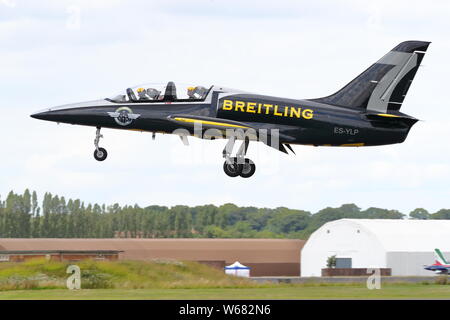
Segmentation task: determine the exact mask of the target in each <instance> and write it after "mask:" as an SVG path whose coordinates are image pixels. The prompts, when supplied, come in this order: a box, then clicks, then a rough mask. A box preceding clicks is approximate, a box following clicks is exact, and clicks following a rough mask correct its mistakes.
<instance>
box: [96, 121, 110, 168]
mask: <svg viewBox="0 0 450 320" xmlns="http://www.w3.org/2000/svg"><path fill="white" fill-rule="evenodd" d="M100 129H101V128H100V127H97V131H96V133H95V140H94V145H95V151H94V158H95V160H97V161H104V160H105V159H106V157H108V152H106V149H104V148H100V147H99V146H98V143H99V142H100V138H103V135H102V134H100Z"/></svg>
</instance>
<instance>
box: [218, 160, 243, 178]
mask: <svg viewBox="0 0 450 320" xmlns="http://www.w3.org/2000/svg"><path fill="white" fill-rule="evenodd" d="M231 160H232V161H233V162H232V163H231V164H229V163H228V162H227V161H225V162H224V163H223V171H224V172H225V174H226V175H227V176H229V177H232V178H234V177H237V176H238V175H240V174H241V171H242V166H243V165H242V164H238V163H237V158H231Z"/></svg>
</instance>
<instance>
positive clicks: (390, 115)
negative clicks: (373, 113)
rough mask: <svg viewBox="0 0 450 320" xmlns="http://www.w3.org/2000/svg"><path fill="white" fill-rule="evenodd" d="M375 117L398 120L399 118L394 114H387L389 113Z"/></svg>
mask: <svg viewBox="0 0 450 320" xmlns="http://www.w3.org/2000/svg"><path fill="white" fill-rule="evenodd" d="M377 116H380V117H387V118H400V116H397V115H395V114H389V113H378V114H377Z"/></svg>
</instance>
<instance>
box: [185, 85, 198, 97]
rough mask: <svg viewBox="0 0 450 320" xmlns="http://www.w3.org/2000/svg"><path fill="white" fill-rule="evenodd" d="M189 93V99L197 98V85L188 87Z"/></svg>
mask: <svg viewBox="0 0 450 320" xmlns="http://www.w3.org/2000/svg"><path fill="white" fill-rule="evenodd" d="M187 95H188V97H189V99H196V98H195V87H188V88H187Z"/></svg>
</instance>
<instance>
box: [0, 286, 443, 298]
mask: <svg viewBox="0 0 450 320" xmlns="http://www.w3.org/2000/svg"><path fill="white" fill-rule="evenodd" d="M0 299H43V300H46V299H50V300H51V299H63V300H65V299H76V300H78V299H81V300H91V299H94V300H97V299H119V300H125V299H133V300H141V299H175V300H179V299H181V300H189V299H192V300H196V299H205V300H208V299H219V300H223V299H225V300H228V299H450V286H448V285H423V284H386V285H385V286H382V288H381V289H380V290H368V289H367V288H365V287H364V286H362V285H352V286H349V285H345V286H336V285H333V286H288V287H270V288H239V289H232V288H210V289H128V290H126V289H81V290H76V291H73V290H72V291H71V290H67V289H39V290H13V291H3V292H0Z"/></svg>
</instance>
